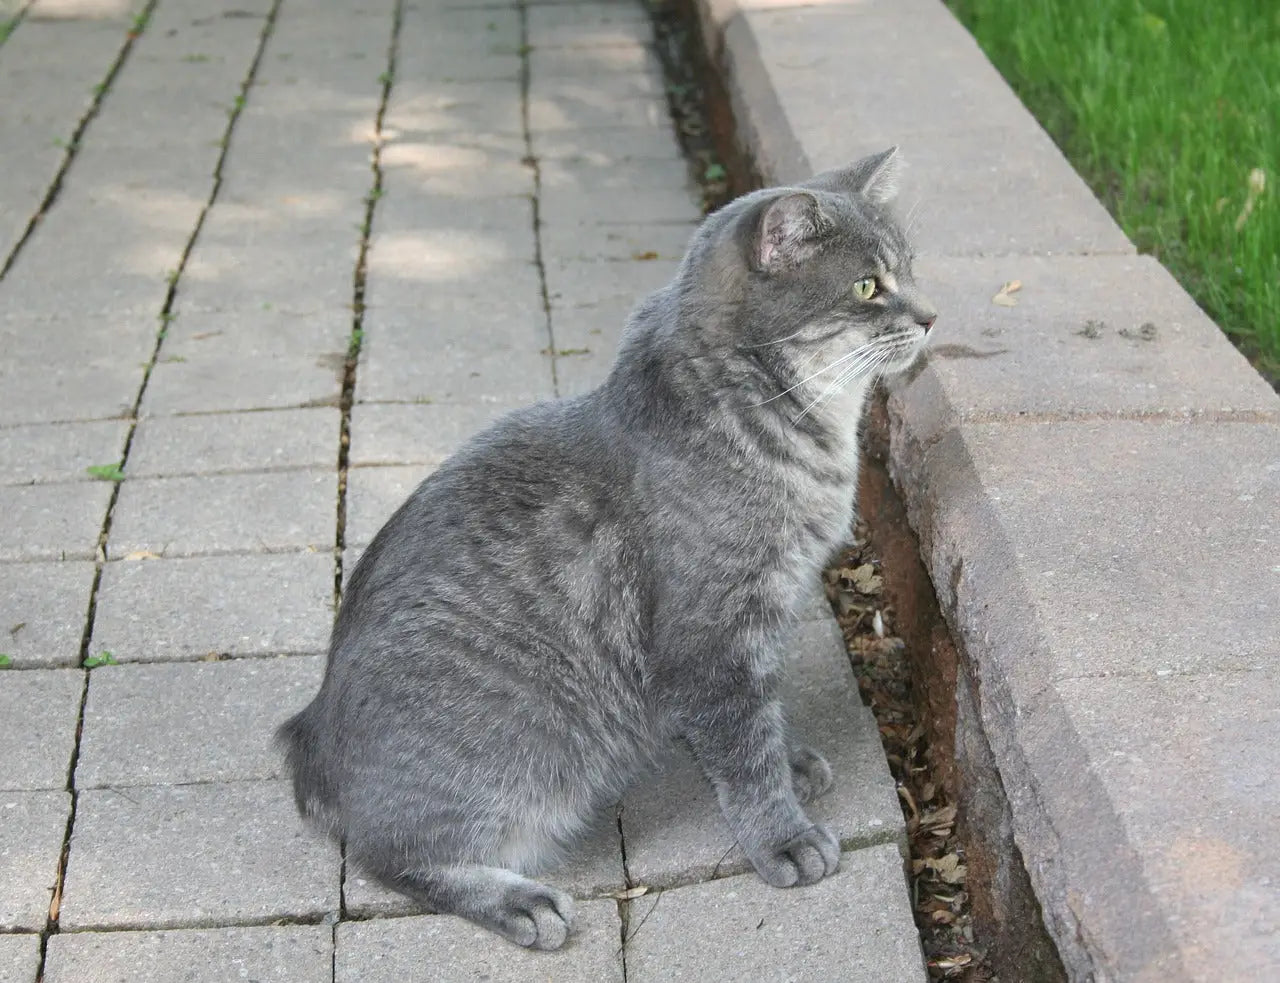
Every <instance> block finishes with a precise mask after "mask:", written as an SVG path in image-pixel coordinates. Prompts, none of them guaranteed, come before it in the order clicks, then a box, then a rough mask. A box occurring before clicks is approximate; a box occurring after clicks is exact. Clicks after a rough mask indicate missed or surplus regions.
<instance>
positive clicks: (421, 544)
mask: <svg viewBox="0 0 1280 983" xmlns="http://www.w3.org/2000/svg"><path fill="white" fill-rule="evenodd" d="M599 401H600V396H599V394H597V393H591V394H587V395H585V396H582V397H578V398H576V399H571V400H561V401H556V402H547V403H539V404H536V405H534V406H531V407H527V408H524V409H520V410H517V411H515V412H513V413H509V414H507V415H506V416H504V417H502V418H501V419H499V420H498V421H497V422H495V423H494V424H493V425H492V426H490V427H489V428H487V429H486V430H484V431H482V432H480V433H478V434H476V435H475V436H474V437H472V438H471V439H470V440H469V441H468V442H467V443H466V444H465V445H464V446H463V447H462V448H460V449H459V450H458V451H457V452H456V453H455V454H454V455H453V456H452V457H450V458H449V459H448V460H446V461H445V462H444V463H443V464H442V465H441V466H440V468H439V469H437V470H436V471H435V472H433V473H432V474H431V475H429V476H428V477H427V478H426V479H425V480H424V481H423V482H422V483H421V484H420V485H419V486H418V488H417V489H416V490H415V491H414V492H413V493H412V494H411V495H410V496H409V498H408V499H407V500H406V501H405V502H404V504H403V505H402V506H401V507H400V508H399V509H398V510H397V511H396V513H395V514H394V515H393V516H392V517H391V518H390V519H389V520H388V521H387V523H386V524H385V525H384V526H383V528H382V529H381V530H380V531H379V533H378V535H377V536H376V537H375V538H374V539H373V541H372V542H371V543H370V545H369V547H368V549H367V550H366V551H365V553H364V555H363V556H362V557H361V559H360V562H359V563H358V565H357V568H356V570H355V572H354V573H353V575H352V577H351V580H350V581H349V583H348V586H347V589H346V591H345V592H344V602H343V606H342V611H341V612H340V614H339V618H338V623H337V625H336V627H335V639H334V640H335V642H336V643H340V642H342V641H343V639H344V638H345V637H346V636H348V635H349V634H350V633H351V630H352V629H353V628H356V627H362V628H365V629H367V628H368V627H369V623H370V622H378V621H385V619H386V618H387V617H388V616H398V617H403V616H404V613H405V612H406V611H407V610H413V611H417V612H420V613H422V612H425V613H427V614H430V612H432V611H444V610H448V611H450V612H453V613H454V614H456V613H457V612H459V611H464V610H467V609H469V608H470V607H471V606H472V605H473V604H474V603H477V602H479V601H481V600H482V601H483V602H484V603H486V604H488V605H489V607H488V613H487V616H488V617H490V618H501V617H502V616H503V614H504V611H503V610H502V607H503V606H502V604H501V603H500V599H501V598H508V599H510V598H516V599H521V598H523V599H524V600H525V601H527V602H529V603H530V604H532V602H533V600H534V599H535V598H537V599H540V603H539V604H537V605H536V607H546V606H547V604H548V602H554V601H555V600H561V601H563V600H565V599H566V598H565V595H566V594H567V593H570V592H572V590H573V589H574V588H575V585H576V586H577V587H578V588H587V587H590V584H589V583H588V582H587V581H589V580H590V575H591V574H592V572H593V571H594V573H595V574H597V575H608V576H612V575H613V574H614V573H615V571H614V570H613V567H614V563H613V562H612V561H613V557H615V556H616V554H617V553H618V552H619V551H621V550H623V549H624V545H623V540H625V539H626V536H627V533H626V527H627V526H628V525H629V523H630V522H631V521H632V517H633V516H634V514H635V512H636V504H635V502H634V501H633V493H632V486H633V483H634V466H635V465H634V457H633V456H632V455H629V454H628V453H626V451H625V448H623V447H621V446H620V443H619V435H618V434H617V433H615V432H613V429H612V426H611V424H610V423H609V415H608V414H607V413H606V412H604V408H603V407H602V406H601V405H600V402H599ZM606 567H607V568H609V569H607V570H606V569H605V568H606ZM584 572H585V573H586V574H587V575H588V576H587V578H586V580H584V579H583V576H582V575H583V573H584ZM557 595H559V597H558V596H557ZM526 606H527V605H526Z"/></svg>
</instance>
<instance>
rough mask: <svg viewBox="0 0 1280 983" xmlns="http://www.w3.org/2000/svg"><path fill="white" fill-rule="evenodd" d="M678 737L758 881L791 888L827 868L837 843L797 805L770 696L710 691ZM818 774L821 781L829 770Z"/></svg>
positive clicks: (782, 724) (786, 746)
mask: <svg viewBox="0 0 1280 983" xmlns="http://www.w3.org/2000/svg"><path fill="white" fill-rule="evenodd" d="M685 739H686V741H687V742H688V744H689V747H690V748H691V749H692V751H693V754H694V757H695V758H696V759H697V761H698V764H699V765H700V766H701V767H702V770H703V772H704V773H705V774H706V775H707V777H708V779H710V781H711V784H712V785H713V787H714V788H715V790H716V795H717V797H718V798H719V800H720V808H721V810H722V811H723V813H724V817H725V820H726V821H727V822H728V824H729V828H730V829H731V830H732V831H733V835H734V837H735V838H736V839H737V841H738V845H739V846H741V847H742V850H743V852H744V853H746V855H747V859H748V860H750V861H751V864H752V866H754V867H755V869H756V872H757V873H759V875H760V876H761V877H762V878H764V880H765V881H767V882H768V883H769V884H772V885H773V886H774V887H793V886H796V885H801V884H812V883H814V882H815V881H819V880H821V879H822V878H823V877H826V876H827V875H828V874H833V873H835V871H836V869H837V867H838V866H839V864H840V845H839V843H837V842H836V840H835V838H834V837H833V836H832V835H831V834H830V833H828V832H827V831H826V830H825V829H823V828H822V827H821V826H818V825H816V824H814V823H813V822H811V821H810V820H809V817H808V816H806V815H805V813H804V810H803V809H802V808H800V802H799V800H798V798H797V795H796V789H795V777H794V773H793V767H794V765H793V760H792V755H791V748H790V741H789V739H788V734H787V725H786V719H785V716H784V714H783V712H782V706H781V704H780V703H779V702H778V701H777V700H776V699H774V698H770V697H762V696H761V694H760V692H759V689H758V687H755V686H743V687H742V688H741V690H739V691H737V692H734V693H730V694H724V693H718V694H717V699H716V705H715V706H714V707H710V706H708V707H704V708H702V712H700V713H697V714H694V715H692V716H691V718H690V722H689V724H688V725H687V726H686V729H685ZM813 757H814V758H817V761H818V762H820V763H821V765H822V766H823V767H825V766H826V762H825V761H822V759H821V758H820V757H818V756H817V755H814V756H813ZM804 763H805V764H808V765H812V764H813V761H812V760H811V759H807V758H806V759H805V760H804ZM819 771H821V769H819ZM826 775H827V779H828V781H829V778H830V769H829V768H826ZM816 777H818V776H817V775H815V778H816Z"/></svg>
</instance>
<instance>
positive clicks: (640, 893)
mask: <svg viewBox="0 0 1280 983" xmlns="http://www.w3.org/2000/svg"><path fill="white" fill-rule="evenodd" d="M648 893H649V887H648V885H646V884H637V885H636V886H635V887H629V888H627V889H626V890H625V891H614V892H613V894H611V895H609V897H611V898H615V899H616V900H618V901H634V900H635V899H636V898H642V897H644V896H645V895H646V894H648Z"/></svg>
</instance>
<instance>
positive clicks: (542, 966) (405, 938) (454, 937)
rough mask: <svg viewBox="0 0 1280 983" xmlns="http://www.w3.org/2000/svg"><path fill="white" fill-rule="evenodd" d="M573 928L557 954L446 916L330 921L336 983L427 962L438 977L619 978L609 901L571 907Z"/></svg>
mask: <svg viewBox="0 0 1280 983" xmlns="http://www.w3.org/2000/svg"><path fill="white" fill-rule="evenodd" d="M577 916H578V917H577V925H576V929H575V931H574V934H573V935H571V936H570V939H569V942H568V943H566V945H565V947H564V948H563V949H561V950H560V951H558V952H555V953H548V952H538V951H535V950H530V949H521V948H519V947H517V946H514V945H512V944H511V943H510V942H506V941H504V940H503V939H501V938H499V937H498V936H496V935H494V934H493V933H492V932H488V931H486V930H485V929H482V928H478V927H477V926H475V925H471V924H469V923H468V922H464V921H462V920H461V919H459V918H454V917H452V916H449V915H424V916H421V917H417V918H397V919H394V920H379V921H368V922H347V923H345V924H343V925H340V926H338V934H337V939H338V954H337V959H336V961H335V975H334V980H335V981H336V983H393V981H395V983H398V981H400V980H404V979H410V978H412V977H413V976H414V974H416V973H419V972H421V968H422V966H423V964H424V963H429V964H430V965H431V967H432V972H433V973H434V974H435V975H436V976H437V977H438V978H439V979H442V980H477V979H479V980H490V981H492V983H502V981H508V980H509V981H512V983H515V981H521V983H523V981H525V980H530V979H538V978H541V977H542V976H544V975H547V974H551V975H553V976H554V978H555V979H556V980H564V981H565V983H609V981H613V983H620V981H621V980H622V956H621V951H620V947H619V945H618V938H619V936H618V930H619V929H618V915H617V906H616V905H615V903H614V902H612V901H588V902H583V903H580V904H579V905H578V912H577Z"/></svg>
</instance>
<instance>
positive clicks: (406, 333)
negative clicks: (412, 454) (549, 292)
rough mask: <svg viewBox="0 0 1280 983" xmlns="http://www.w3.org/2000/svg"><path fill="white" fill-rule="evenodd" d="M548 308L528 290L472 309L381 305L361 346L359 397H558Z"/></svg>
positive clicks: (514, 400) (466, 400)
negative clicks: (443, 309) (549, 342)
mask: <svg viewBox="0 0 1280 983" xmlns="http://www.w3.org/2000/svg"><path fill="white" fill-rule="evenodd" d="M546 317H547V316H546V312H545V311H544V310H543V309H542V298H541V297H540V296H539V295H537V294H533V293H530V294H528V295H524V296H521V295H515V296H510V297H507V298H493V299H491V300H489V301H488V302H485V303H477V304H475V305H474V310H472V311H470V312H469V313H468V314H463V313H462V312H461V311H456V312H455V311H449V310H445V311H443V312H441V313H440V314H438V315H437V314H436V313H435V312H433V311H432V310H431V309H430V308H428V309H427V310H409V309H404V308H396V309H386V308H377V309H374V310H373V311H371V312H370V313H369V315H368V319H367V324H368V327H367V328H366V329H365V331H366V334H365V344H364V345H363V347H362V348H361V351H360V362H361V373H360V375H358V376H357V379H358V381H357V393H358V398H359V399H361V400H379V399H399V400H413V401H421V402H430V403H461V404H484V403H486V402H490V401H492V400H494V399H495V398H497V399H500V400H501V401H503V402H505V403H508V404H509V405H511V406H524V405H528V404H529V403H534V402H537V401H538V400H539V399H547V398H550V397H552V396H554V395H555V391H554V389H553V387H552V382H551V358H550V352H549V351H548V348H547V346H548V341H549V339H548V333H547V320H546Z"/></svg>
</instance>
